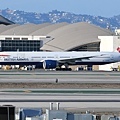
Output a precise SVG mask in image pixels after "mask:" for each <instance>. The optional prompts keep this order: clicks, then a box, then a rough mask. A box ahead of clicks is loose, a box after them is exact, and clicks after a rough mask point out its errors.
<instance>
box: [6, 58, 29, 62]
mask: <svg viewBox="0 0 120 120" xmlns="http://www.w3.org/2000/svg"><path fill="white" fill-rule="evenodd" d="M4 61H29V59H28V58H4Z"/></svg>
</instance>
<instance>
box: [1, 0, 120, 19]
mask: <svg viewBox="0 0 120 120" xmlns="http://www.w3.org/2000/svg"><path fill="white" fill-rule="evenodd" d="M6 8H10V9H12V10H23V11H26V12H37V13H47V12H49V11H52V10H59V11H66V12H72V13H76V14H88V15H94V16H99V15H100V16H103V17H112V16H114V15H120V0H0V9H6Z"/></svg>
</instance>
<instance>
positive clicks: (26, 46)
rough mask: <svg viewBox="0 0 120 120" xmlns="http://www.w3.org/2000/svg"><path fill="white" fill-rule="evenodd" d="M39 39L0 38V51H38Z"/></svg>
mask: <svg viewBox="0 0 120 120" xmlns="http://www.w3.org/2000/svg"><path fill="white" fill-rule="evenodd" d="M40 47H41V42H40V40H0V51H40Z"/></svg>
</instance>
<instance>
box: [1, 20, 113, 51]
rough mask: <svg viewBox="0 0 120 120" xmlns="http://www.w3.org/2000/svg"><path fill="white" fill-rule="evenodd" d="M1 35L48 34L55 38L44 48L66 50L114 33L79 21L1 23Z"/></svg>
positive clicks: (97, 40)
mask: <svg viewBox="0 0 120 120" xmlns="http://www.w3.org/2000/svg"><path fill="white" fill-rule="evenodd" d="M0 35H21V36H22V35H23V36H24V35H34V36H42V35H43V36H46V35H48V36H51V37H52V38H54V39H52V40H51V41H49V42H47V43H46V44H44V46H43V47H42V49H43V50H50V51H65V50H70V49H72V48H76V47H78V46H81V45H84V44H88V43H93V42H99V41H100V40H99V39H98V36H109V35H113V33H112V32H111V31H109V30H107V29H103V28H100V27H98V26H95V25H93V24H89V23H86V22H79V23H74V24H68V23H58V24H50V23H44V24H38V25H36V24H24V25H17V24H13V25H8V26H5V25H0Z"/></svg>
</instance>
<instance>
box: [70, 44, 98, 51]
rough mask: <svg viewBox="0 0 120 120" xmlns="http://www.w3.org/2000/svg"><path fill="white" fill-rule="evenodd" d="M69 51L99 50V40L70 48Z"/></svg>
mask: <svg viewBox="0 0 120 120" xmlns="http://www.w3.org/2000/svg"><path fill="white" fill-rule="evenodd" d="M69 51H100V42H95V43H89V44H85V45H81V46H79V47H76V48H73V49H70V50H69Z"/></svg>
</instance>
